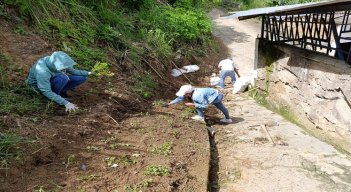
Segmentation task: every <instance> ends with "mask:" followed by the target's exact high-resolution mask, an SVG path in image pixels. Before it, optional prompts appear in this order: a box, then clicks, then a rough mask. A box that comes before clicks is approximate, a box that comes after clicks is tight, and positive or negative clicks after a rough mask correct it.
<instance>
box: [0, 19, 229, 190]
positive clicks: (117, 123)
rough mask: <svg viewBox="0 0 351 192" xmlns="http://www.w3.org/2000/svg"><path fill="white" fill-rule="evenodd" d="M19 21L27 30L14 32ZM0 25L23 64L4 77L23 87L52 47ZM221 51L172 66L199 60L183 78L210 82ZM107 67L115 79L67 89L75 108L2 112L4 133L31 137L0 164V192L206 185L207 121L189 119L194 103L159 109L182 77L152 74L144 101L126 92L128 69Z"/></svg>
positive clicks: (11, 25)
mask: <svg viewBox="0 0 351 192" xmlns="http://www.w3.org/2000/svg"><path fill="white" fill-rule="evenodd" d="M19 25H20V26H21V27H23V28H24V29H25V31H26V33H25V34H18V33H15V32H14V31H15V29H16V27H17V26H19ZM0 26H1V27H0V39H1V41H0V51H1V53H3V54H6V55H7V56H9V57H10V58H11V65H12V66H15V67H16V68H20V69H21V70H19V71H17V72H16V73H14V72H13V73H12V71H10V74H9V79H10V81H12V82H13V83H16V84H23V81H24V79H25V78H26V75H27V73H28V70H29V68H30V66H31V65H32V64H33V63H34V62H35V61H36V60H37V59H39V58H40V57H43V56H46V55H48V54H50V53H51V52H52V51H54V50H56V49H55V47H54V46H53V45H51V44H50V41H49V40H47V39H45V38H44V37H42V36H40V35H38V34H37V33H35V32H34V31H32V30H31V28H28V27H27V26H26V25H24V23H22V22H20V21H15V20H13V19H9V18H4V17H0ZM226 54H227V49H226V48H225V46H223V45H221V46H220V47H219V50H217V51H214V52H212V53H209V54H208V55H207V56H206V57H202V58H197V57H193V58H191V59H190V60H182V61H176V63H177V64H178V65H179V66H182V65H187V64H198V65H199V66H200V68H201V69H200V71H199V72H197V73H192V74H187V77H188V78H189V79H190V80H191V81H193V82H194V83H195V84H196V85H199V86H207V82H209V80H208V77H206V76H207V75H209V74H210V73H212V72H213V69H214V65H215V64H217V63H218V61H219V60H220V59H221V58H223V57H224V56H225V55H226ZM116 64H117V63H116ZM116 64H114V65H116ZM1 65H6V63H1ZM78 67H79V66H78ZM112 70H113V72H114V73H115V74H116V75H115V76H114V77H112V78H106V79H94V78H91V79H89V80H88V82H87V83H86V84H84V85H83V86H81V87H79V89H77V90H76V91H75V92H73V93H70V96H71V99H72V102H74V103H75V104H77V105H78V106H79V107H80V110H79V112H77V113H73V114H67V113H65V111H64V108H63V107H60V106H57V105H56V104H53V105H52V106H51V107H52V108H53V109H52V110H51V111H50V112H46V113H41V114H20V115H19V114H14V113H6V114H0V115H1V116H0V126H1V131H2V132H14V133H16V134H18V135H21V136H24V137H27V138H31V139H34V140H35V143H33V144H31V145H22V146H20V147H19V149H20V151H22V153H21V155H20V156H18V157H17V158H14V159H11V160H10V162H9V164H8V165H7V166H3V167H2V169H0V183H1V185H0V191H35V190H36V191H139V190H142V191H204V190H206V188H207V179H208V178H207V173H208V169H209V158H210V151H209V140H208V135H207V130H206V129H205V126H204V124H201V123H197V122H193V121H191V119H190V118H189V117H191V116H192V115H194V114H193V112H194V111H193V110H192V109H191V108H187V107H185V106H182V105H178V106H175V107H172V108H164V107H162V104H164V103H165V102H168V101H169V100H170V99H173V98H174V97H175V92H176V91H177V89H178V88H179V86H180V85H182V84H184V83H186V82H187V80H186V79H185V78H184V77H178V78H173V77H171V76H165V77H163V78H164V79H160V78H158V77H157V76H156V75H155V79H156V80H157V81H158V88H157V90H156V91H155V94H154V96H153V97H152V98H151V99H149V100H144V99H141V98H139V97H138V96H137V95H136V94H134V93H133V92H132V91H131V89H130V83H131V80H130V79H129V74H128V73H127V72H126V71H123V70H120V68H118V67H114V68H113V69H112ZM145 70H150V69H148V68H147V67H146V68H145ZM150 72H151V73H153V72H152V71H151V70H150ZM207 114H208V115H209V118H210V119H211V121H212V124H216V123H217V122H218V120H219V119H220V117H221V115H220V114H217V111H216V110H215V109H213V108H210V109H209V112H208V113H207Z"/></svg>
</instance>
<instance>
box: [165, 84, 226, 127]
mask: <svg viewBox="0 0 351 192" xmlns="http://www.w3.org/2000/svg"><path fill="white" fill-rule="evenodd" d="M176 95H177V96H178V97H177V98H176V99H174V100H173V101H171V102H170V103H168V104H167V105H166V106H169V105H174V104H177V103H180V102H182V101H183V100H184V99H185V98H191V99H192V101H193V102H194V103H185V105H186V106H194V107H195V108H196V111H197V115H196V116H194V117H192V119H194V120H198V121H204V120H205V118H204V111H203V109H205V108H207V107H208V105H209V104H213V105H214V106H216V107H217V108H218V109H219V110H220V111H222V113H223V114H224V119H221V120H220V121H221V122H223V123H231V122H232V120H231V119H230V116H229V112H228V109H227V108H225V107H224V105H223V103H222V99H223V94H222V93H220V92H219V91H218V90H216V89H213V88H194V87H193V86H191V85H183V86H182V87H180V89H179V91H178V92H177V93H176Z"/></svg>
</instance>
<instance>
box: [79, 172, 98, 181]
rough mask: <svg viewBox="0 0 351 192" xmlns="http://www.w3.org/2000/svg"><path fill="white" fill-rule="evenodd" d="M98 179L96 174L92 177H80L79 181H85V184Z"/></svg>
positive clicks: (91, 175)
mask: <svg viewBox="0 0 351 192" xmlns="http://www.w3.org/2000/svg"><path fill="white" fill-rule="evenodd" d="M96 178H97V176H96V175H95V174H90V175H84V176H80V177H78V179H77V180H78V181H85V182H89V181H93V180H95V179H96Z"/></svg>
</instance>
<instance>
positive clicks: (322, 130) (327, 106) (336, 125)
mask: <svg viewBox="0 0 351 192" xmlns="http://www.w3.org/2000/svg"><path fill="white" fill-rule="evenodd" d="M257 43H258V46H257V53H256V57H257V60H256V64H255V66H256V67H257V72H258V78H257V86H258V87H259V88H260V89H261V90H265V91H268V95H269V96H268V97H267V101H268V103H269V104H271V105H272V106H274V107H275V108H285V109H287V110H289V112H290V113H292V114H294V116H295V117H296V119H295V120H296V121H297V122H299V123H301V124H302V125H303V126H304V127H305V128H307V130H309V131H311V132H313V133H314V134H316V135H318V136H320V137H322V138H323V139H325V140H328V141H329V142H330V143H332V144H334V145H336V146H339V147H341V148H342V149H344V150H346V151H348V152H351V66H350V65H348V64H346V63H345V62H344V61H340V60H337V59H334V58H332V57H329V56H326V55H323V54H319V53H315V52H312V51H306V50H302V49H298V48H295V47H291V46H288V45H279V46H278V45H276V44H273V43H271V42H267V41H265V40H262V39H259V40H258V41H257Z"/></svg>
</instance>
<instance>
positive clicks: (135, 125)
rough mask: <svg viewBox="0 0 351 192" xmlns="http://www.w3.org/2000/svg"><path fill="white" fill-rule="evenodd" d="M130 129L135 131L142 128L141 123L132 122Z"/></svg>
mask: <svg viewBox="0 0 351 192" xmlns="http://www.w3.org/2000/svg"><path fill="white" fill-rule="evenodd" d="M129 125H130V127H132V128H133V129H138V128H140V126H141V124H140V122H139V121H132V122H130V123H129Z"/></svg>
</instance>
